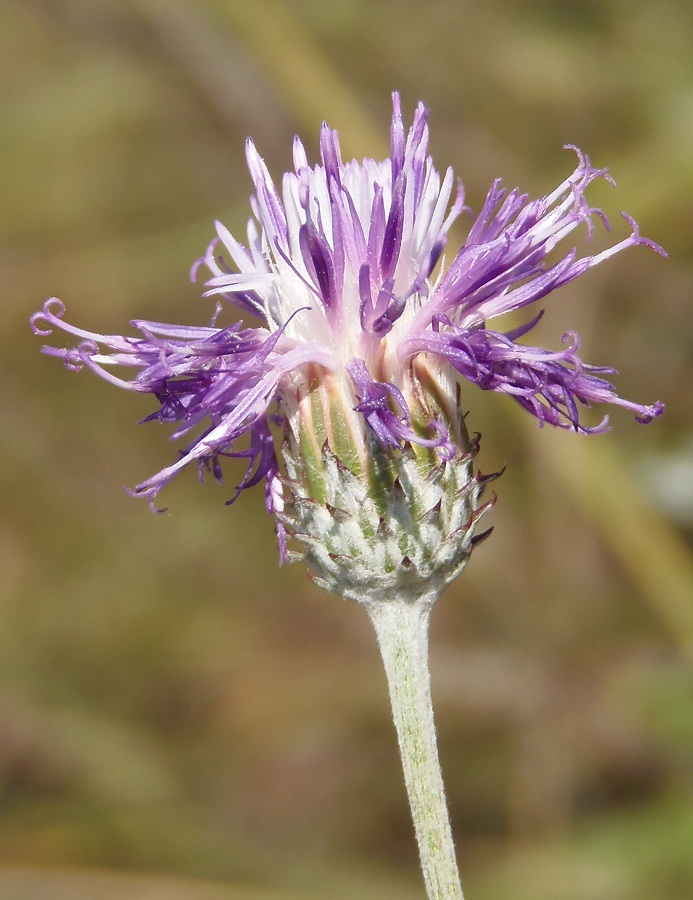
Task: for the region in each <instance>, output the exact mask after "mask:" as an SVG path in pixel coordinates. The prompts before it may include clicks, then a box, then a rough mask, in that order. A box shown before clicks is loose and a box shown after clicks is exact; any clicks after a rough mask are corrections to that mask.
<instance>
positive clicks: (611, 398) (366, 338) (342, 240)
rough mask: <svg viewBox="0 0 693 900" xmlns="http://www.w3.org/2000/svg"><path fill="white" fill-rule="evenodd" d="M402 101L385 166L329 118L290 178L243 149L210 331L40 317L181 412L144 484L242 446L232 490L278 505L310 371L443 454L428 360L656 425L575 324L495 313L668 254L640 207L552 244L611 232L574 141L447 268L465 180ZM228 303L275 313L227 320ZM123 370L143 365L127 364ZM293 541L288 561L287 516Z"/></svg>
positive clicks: (553, 405) (543, 400)
mask: <svg viewBox="0 0 693 900" xmlns="http://www.w3.org/2000/svg"><path fill="white" fill-rule="evenodd" d="M392 102H393V112H392V124H391V130H390V157H389V159H388V160H385V161H384V162H376V161H374V160H372V159H364V160H363V161H362V162H361V163H357V162H356V161H355V160H352V161H350V162H346V163H344V162H343V161H342V159H341V154H340V149H339V140H338V136H337V132H336V131H333V130H331V129H330V128H329V127H328V126H327V125H323V127H322V129H321V132H320V156H321V165H317V166H314V167H310V166H309V165H308V160H307V156H306V152H305V149H304V147H303V144H302V143H301V141H300V140H299V139H298V138H296V139H295V141H294V147H293V161H294V171H292V172H287V173H286V174H285V175H284V177H283V179H282V182H281V185H280V188H281V190H278V189H277V187H276V186H275V184H274V182H273V181H272V178H271V176H270V174H269V171H268V169H267V166H266V165H265V163H264V161H263V160H262V158H261V157H260V155H259V153H258V151H257V150H256V148H255V145H254V144H253V143H252V141H250V140H249V141H248V142H247V143H246V158H247V164H248V170H249V172H250V177H251V180H252V183H253V188H254V193H253V196H252V197H251V208H252V211H253V216H254V218H251V219H250V221H249V223H248V227H247V243H246V245H244V244H242V243H241V242H239V241H238V240H236V238H234V237H233V235H231V234H230V232H229V231H228V230H227V229H226V228H225V227H224V225H222V224H221V223H220V222H217V223H216V229H217V236H216V237H215V239H214V240H213V241H212V242H211V243H210V244H209V246H208V247H207V250H206V252H205V255H204V256H203V257H202V258H201V259H199V260H197V262H196V263H195V264H194V266H193V268H192V271H191V276H192V278H193V280H194V279H195V278H196V277H197V274H198V272H199V270H200V268H201V267H202V266H204V267H206V268H207V269H208V270H209V273H210V276H209V278H208V280H207V281H206V282H205V296H211V297H214V298H216V299H217V310H216V313H215V315H214V317H213V319H212V324H211V326H210V327H206V328H205V327H200V328H195V327H189V326H182V325H167V324H163V323H157V322H146V321H135V322H133V323H132V324H133V326H134V327H135V328H136V329H137V331H138V334H137V335H136V336H133V337H124V336H120V335H100V334H95V333H92V332H88V331H84V330H82V329H79V328H76V327H75V326H73V325H70V324H69V323H67V322H65V321H64V319H63V313H64V307H63V305H62V303H61V302H60V301H58V300H55V299H53V300H49V301H47V302H46V304H45V305H44V308H43V311H42V312H40V313H37V314H36V315H35V316H34V317H33V318H32V325H33V327H34V330H35V331H36V333H38V334H42V335H48V334H51V333H52V330H53V329H54V328H59V329H61V330H62V331H64V332H67V333H68V334H70V335H72V336H73V337H74V338H76V339H77V341H78V343H77V346H76V347H73V348H71V349H67V348H64V349H54V348H51V347H44V352H46V353H48V354H50V355H53V356H57V357H59V358H61V359H63V361H64V362H65V364H66V365H67V366H68V367H69V368H71V369H79V368H82V367H84V366H87V367H88V368H90V369H92V371H94V372H96V373H97V374H98V375H100V376H101V377H103V378H105V379H106V380H108V381H110V382H111V383H113V384H116V385H118V386H120V387H124V388H127V389H129V390H135V391H140V392H146V393H150V394H153V395H154V396H155V397H156V398H157V400H158V402H159V409H158V410H157V411H156V412H155V413H152V414H151V415H150V416H147V417H146V419H144V420H143V421H148V420H152V419H157V420H158V421H160V422H171V423H176V429H175V431H174V434H173V435H172V439H178V438H181V437H184V436H186V437H187V439H188V441H189V442H188V445H187V446H186V447H185V448H184V449H183V450H182V451H181V454H180V456H179V458H178V460H177V461H176V462H174V463H173V464H172V465H170V466H168V467H166V468H165V469H163V470H162V471H161V472H159V473H158V474H156V475H154V476H153V477H152V478H150V479H148V480H147V481H144V482H143V483H142V484H140V485H138V486H137V488H135V493H137V494H140V495H145V496H147V497H148V498H149V499H150V503H153V499H154V498H155V497H156V495H157V493H158V492H159V491H160V490H161V488H162V487H163V486H164V485H165V484H166V483H167V482H168V481H169V480H170V479H171V478H172V477H173V476H174V475H175V474H176V473H177V472H178V471H180V470H181V469H182V468H183V467H185V466H186V465H188V464H189V463H191V462H197V464H198V466H199V470H200V475H201V476H202V475H203V474H204V473H205V472H207V471H209V472H211V473H212V474H213V475H214V477H215V478H217V479H218V480H220V479H221V460H222V459H223V458H224V457H237V458H242V459H244V460H245V461H246V463H247V469H246V473H245V476H244V478H243V479H242V481H241V483H240V485H239V486H238V488H237V491H236V494H235V496H234V497H233V498H232V499H235V497H236V496H238V493H240V492H241V491H242V490H244V489H246V488H249V487H251V486H253V485H255V484H257V483H258V482H260V481H263V480H264V481H265V497H266V505H267V509H268V510H269V511H270V512H273V513H280V512H281V511H282V509H283V499H282V490H281V475H280V469H279V463H278V460H277V456H276V453H275V450H274V442H273V437H272V425H273V423H275V422H276V421H277V412H276V410H277V409H279V410H280V411H282V412H284V411H285V410H286V409H287V408H289V407H290V406H291V404H290V403H288V402H287V401H288V400H289V399H290V397H292V396H293V397H294V399H295V391H296V389H297V388H296V386H297V384H298V383H305V380H306V379H305V377H303V376H302V374H301V373H302V372H303V371H307V370H308V369H310V370H311V372H315V371H321V370H322V371H330V372H332V373H333V374H335V375H336V376H337V379H336V380H337V381H338V382H339V383H340V384H341V385H342V386H346V389H348V390H349V391H350V392H353V396H352V397H351V399H352V401H353V406H354V409H355V410H356V411H357V412H359V413H360V414H361V415H362V416H363V421H364V423H365V426H366V427H368V428H369V429H370V430H371V431H372V433H373V434H374V435H375V437H376V438H377V440H378V441H380V443H381V444H383V445H384V446H389V447H400V448H402V447H404V446H405V445H406V444H408V443H419V444H421V445H423V446H427V447H434V448H436V451H437V453H438V455H439V456H440V457H441V458H442V459H450V458H452V457H453V456H454V455H455V447H454V446H453V444H452V442H451V440H450V436H449V434H448V432H447V430H446V428H445V426H444V424H443V423H442V422H439V421H435V420H434V421H429V422H428V423H423V424H424V426H425V425H427V427H428V429H429V430H428V435H429V436H427V437H426V436H423V435H422V434H421V433H419V432H420V430H421V423H420V422H419V421H418V419H417V430H416V431H415V430H414V428H413V427H412V411H411V410H410V409H409V406H408V403H409V402H411V398H410V397H409V395H408V394H407V385H408V384H410V381H411V374H410V364H411V361H412V360H413V358H414V357H416V356H417V355H418V354H429V355H431V356H436V357H438V358H439V360H442V361H444V362H445V363H447V364H449V366H450V367H451V368H452V369H453V370H455V371H456V372H457V373H458V374H459V375H460V376H461V377H462V378H464V379H466V380H467V381H469V382H471V383H472V384H475V385H476V386H478V387H480V388H482V389H483V390H491V391H496V392H499V393H505V394H508V395H509V396H511V397H512V398H513V399H514V400H515V401H516V402H517V403H519V404H520V406H522V407H523V408H524V409H526V410H527V411H528V412H530V413H532V415H534V416H535V417H536V418H537V420H538V422H539V424H540V425H541V424H544V423H548V424H551V425H555V426H558V427H562V428H572V429H574V430H576V431H580V432H597V431H603V430H605V428H606V422H607V420H606V418H605V419H604V420H603V421H602V422H601V423H600V424H599V425H597V426H593V427H588V426H587V425H585V424H583V422H582V421H581V418H580V408H581V407H583V406H590V405H591V404H592V403H612V404H616V405H620V406H624V407H626V408H628V409H630V410H631V411H632V412H633V413H634V414H635V416H636V418H637V419H638V420H639V421H641V422H648V421H650V420H651V419H652V418H654V417H655V416H657V415H659V414H660V413H661V412H662V411H663V408H664V407H663V405H662V404H661V403H655V404H654V405H652V406H644V405H640V404H636V403H632V402H630V401H627V400H623V399H621V398H620V397H619V396H618V395H617V393H616V391H615V388H614V387H613V385H612V384H611V383H610V382H609V381H607V380H606V379H605V378H604V377H603V376H606V375H611V374H614V370H613V369H610V368H605V367H602V368H598V367H594V366H587V365H584V364H583V363H582V362H581V360H580V358H579V356H578V348H579V338H578V336H577V335H575V334H574V333H572V332H567V333H566V334H565V335H564V336H563V346H562V347H561V348H560V349H559V350H557V351H555V352H551V351H549V350H545V349H543V348H540V347H532V346H525V345H522V344H520V343H519V342H518V341H519V339H520V338H522V337H523V336H524V335H525V334H527V333H528V332H530V331H531V330H532V329H533V328H534V326H535V325H536V323H537V322H538V320H539V318H540V317H541V312H540V313H538V314H534V313H532V314H531V315H530V317H529V320H528V321H527V322H526V323H525V324H524V325H520V326H519V327H516V328H514V329H513V330H511V331H506V332H501V331H500V330H493V329H492V328H490V327H489V322H490V321H491V320H492V319H494V318H495V317H497V316H501V315H503V314H504V313H508V312H513V311H518V310H521V309H523V308H525V307H530V306H532V305H533V304H536V303H537V302H538V301H539V300H541V299H542V298H543V297H545V296H546V295H548V294H549V293H551V292H552V291H554V290H556V289H557V288H559V287H561V286H562V285H564V284H566V283H568V282H570V281H573V280H574V279H575V278H577V277H579V276H580V275H582V274H583V273H585V272H587V271H588V270H589V269H591V268H593V267H594V266H596V265H597V264H598V263H600V262H602V261H604V260H606V259H608V258H609V257H610V256H613V255H614V254H615V253H618V252H620V251H621V250H623V249H625V248H626V247H631V246H635V245H638V244H644V245H647V246H650V247H652V248H654V249H655V250H657V251H658V252H660V253H663V251H662V250H661V248H659V247H658V246H657V245H656V244H653V243H652V242H651V241H648V240H646V239H645V238H642V237H641V236H640V234H639V232H638V229H637V225H636V224H635V222H634V221H633V220H632V219H631V218H630V217H628V216H626V215H625V214H624V217H625V219H626V221H627V223H628V224H629V226H630V229H631V233H630V235H629V236H628V237H626V238H625V239H623V240H621V241H620V242H618V243H616V244H615V245H614V246H612V247H611V248H609V249H607V250H604V251H602V252H600V253H596V254H595V255H592V256H589V255H587V256H584V257H582V258H578V256H577V252H576V250H575V249H574V248H570V249H568V250H567V252H565V253H564V254H563V255H562V256H561V255H558V256H555V255H554V251H555V249H556V247H557V245H558V244H559V243H560V242H561V241H562V240H564V239H565V238H566V237H568V236H569V235H570V234H571V232H572V231H574V230H575V229H576V228H578V226H581V225H584V226H585V228H586V230H587V238H588V239H589V238H590V236H591V234H592V229H593V223H594V220H595V219H596V220H600V221H601V222H602V223H603V224H604V226H605V227H606V228H607V229H608V228H609V223H608V221H607V219H606V217H605V215H604V214H603V213H602V212H601V210H599V209H593V208H591V207H590V206H589V205H588V203H587V201H586V199H585V190H586V189H587V187H588V186H589V185H590V184H591V183H592V182H593V181H594V180H595V179H597V178H606V179H607V180H608V181H611V179H610V178H609V176H608V175H607V173H606V171H605V170H603V169H596V168H594V167H593V166H592V164H591V163H590V160H589V158H588V157H587V156H585V155H584V154H583V153H581V152H580V151H579V150H577V149H576V148H572V149H573V150H575V152H576V153H577V157H578V160H577V167H576V168H575V171H574V172H573V174H572V175H571V176H570V177H569V178H568V179H566V180H565V181H564V182H563V183H562V184H561V185H559V186H558V187H557V188H556V190H554V191H553V192H552V193H550V194H548V195H547V196H545V197H541V198H539V199H538V200H529V199H528V197H527V195H525V194H521V193H520V192H519V191H518V190H512V191H510V192H508V191H506V189H505V188H503V187H502V185H501V182H500V181H496V182H495V183H494V184H493V185H492V186H491V188H490V190H489V192H488V194H487V196H486V199H485V202H484V204H483V207H482V209H481V212H480V213H479V215H478V216H477V217H476V219H475V220H474V221H473V223H472V225H471V228H470V230H469V234H468V236H467V239H466V241H465V243H464V245H463V246H462V247H461V249H460V250H459V251H458V252H457V254H456V255H455V256H454V258H453V259H452V261H451V262H450V263H449V265H448V266H447V268H446V269H444V270H443V271H441V272H440V273H438V275H437V276H436V275H434V270H435V268H436V266H437V265H438V263H439V260H440V258H441V255H442V252H443V249H444V248H445V245H446V243H447V239H448V233H449V230H450V227H451V225H452V223H453V222H454V221H455V220H456V219H457V217H458V216H459V215H460V214H461V213H462V212H463V211H464V210H465V209H466V207H465V204H464V189H463V187H462V184H461V182H457V183H456V182H455V178H454V175H453V172H452V170H451V169H448V170H447V171H446V172H445V174H444V176H442V177H441V176H440V175H439V174H438V172H437V171H436V169H435V167H434V166H433V161H432V159H431V157H430V156H429V155H428V111H427V110H426V108H425V107H424V106H423V104H421V103H419V104H418V106H417V108H416V110H415V112H414V118H413V123H412V125H411V127H410V128H409V130H408V132H405V128H404V124H403V121H402V113H401V105H400V99H399V95H398V94H393V97H392ZM453 192H455V196H454V199H453ZM224 301H227V302H228V303H231V304H233V305H235V306H236V307H238V308H239V309H240V310H241V311H242V312H243V313H245V314H250V315H252V316H254V317H256V318H257V319H258V320H259V321H260V323H261V326H260V327H255V328H244V327H243V326H242V324H241V323H236V324H234V325H231V326H229V327H226V328H220V327H217V326H216V320H217V317H218V315H219V314H220V312H221V310H222V308H223V306H224V305H225V304H224ZM535 308H536V307H535ZM113 367H116V368H117V367H122V368H124V369H125V370H127V369H135V370H136V374H135V375H134V377H132V378H131V379H127V378H125V377H120V376H119V375H117V374H114V373H113V371H112V369H113ZM384 378H388V379H389V380H387V381H386V380H382V379H384ZM302 379H303V381H302ZM349 386H350V387H349ZM292 392H293V393H292ZM453 402H454V401H453ZM417 415H418V416H419V417H420V410H419V412H418V413H417ZM229 502H232V501H229ZM279 540H280V554H281V556H282V559H284V558H285V555H286V550H285V538H284V535H283V532H282V530H281V527H280V528H279Z"/></svg>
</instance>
